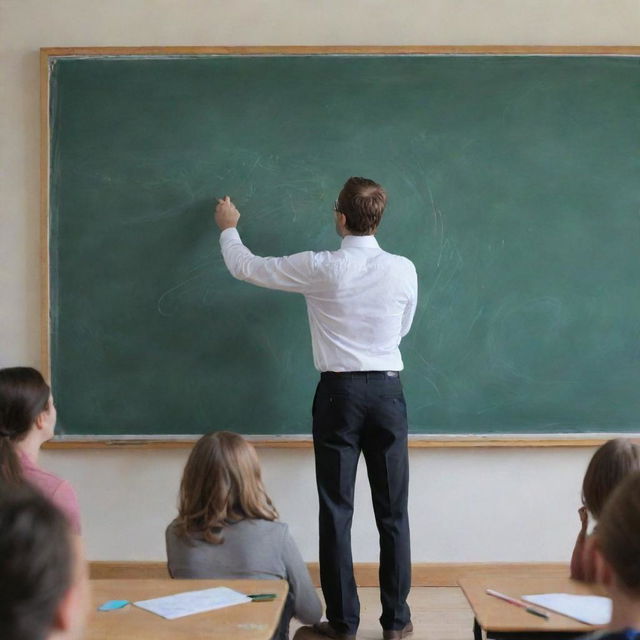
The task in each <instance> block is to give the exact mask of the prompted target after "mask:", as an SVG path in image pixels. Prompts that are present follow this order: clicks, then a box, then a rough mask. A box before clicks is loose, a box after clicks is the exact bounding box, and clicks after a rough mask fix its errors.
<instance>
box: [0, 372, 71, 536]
mask: <svg viewBox="0 0 640 640" xmlns="http://www.w3.org/2000/svg"><path fill="white" fill-rule="evenodd" d="M55 425H56V408H55V406H54V404H53V397H52V396H51V389H50V388H49V385H48V384H47V383H46V382H45V381H44V378H43V377H42V375H41V374H40V373H39V372H38V371H36V370H35V369H32V368H30V367H11V368H7V369H0V482H6V483H11V484H20V483H21V482H23V481H26V482H28V483H30V484H32V485H33V486H35V487H36V488H37V489H39V490H40V491H41V492H42V493H43V494H44V495H45V496H46V497H47V498H49V499H50V500H51V501H52V502H53V503H54V504H55V505H56V506H57V507H58V508H59V509H60V510H61V511H62V512H63V513H65V514H66V516H67V518H68V519H69V524H70V526H71V530H72V532H73V533H75V534H78V535H79V534H80V510H79V508H78V499H77V497H76V494H75V491H74V490H73V488H72V487H71V485H70V484H69V483H68V482H66V481H65V480H62V479H61V478H58V477H57V476H55V475H54V474H52V473H49V472H48V471H45V470H44V469H41V468H40V466H39V465H38V455H39V453H40V447H41V446H42V444H43V443H45V442H46V441H47V440H50V439H51V438H53V430H54V427H55Z"/></svg>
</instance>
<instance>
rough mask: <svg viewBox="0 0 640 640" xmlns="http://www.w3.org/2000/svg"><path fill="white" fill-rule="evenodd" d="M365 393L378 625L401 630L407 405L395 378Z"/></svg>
mask: <svg viewBox="0 0 640 640" xmlns="http://www.w3.org/2000/svg"><path fill="white" fill-rule="evenodd" d="M369 394H370V395H369V398H370V403H369V412H368V414H367V421H366V425H365V429H364V433H363V440H362V449H363V453H364V457H365V460H366V462H367V474H368V476H369V484H370V486H371V496H372V500H373V509H374V512H375V516H376V525H377V527H378V532H379V534H380V599H381V602H382V616H381V617H380V624H381V625H382V628H383V629H389V630H391V629H397V630H400V629H403V628H404V627H405V626H406V625H407V624H408V623H409V621H410V619H411V612H410V610H409V605H408V604H407V596H408V595H409V590H410V588H411V549H410V541H409V516H408V512H407V502H408V490H409V459H408V451H407V413H406V405H405V401H404V396H403V394H402V386H401V384H400V380H399V378H390V379H388V380H387V379H377V380H372V381H370V382H369Z"/></svg>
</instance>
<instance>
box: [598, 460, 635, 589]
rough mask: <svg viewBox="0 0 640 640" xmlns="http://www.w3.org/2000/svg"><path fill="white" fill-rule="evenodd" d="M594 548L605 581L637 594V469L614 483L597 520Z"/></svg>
mask: <svg viewBox="0 0 640 640" xmlns="http://www.w3.org/2000/svg"><path fill="white" fill-rule="evenodd" d="M597 550H598V554H599V555H600V557H601V558H602V559H603V560H604V562H602V564H603V565H604V570H603V571H601V572H600V575H601V577H602V578H603V579H604V582H605V583H607V584H608V585H609V586H614V587H616V588H619V589H621V590H622V591H624V592H626V593H628V594H630V595H632V596H634V597H635V598H640V472H638V471H636V472H634V473H631V474H629V475H628V476H627V477H626V478H625V479H624V480H622V482H620V484H619V485H618V486H617V487H616V489H615V491H614V492H613V493H612V494H611V496H610V497H609V500H608V501H607V504H606V505H605V507H604V509H603V511H602V515H601V517H600V520H599V521H598V534H597Z"/></svg>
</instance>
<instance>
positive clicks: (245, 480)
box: [166, 431, 322, 640]
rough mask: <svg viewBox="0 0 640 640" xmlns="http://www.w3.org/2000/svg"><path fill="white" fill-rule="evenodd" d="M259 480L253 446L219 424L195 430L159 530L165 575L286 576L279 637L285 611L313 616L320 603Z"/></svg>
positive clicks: (285, 627)
mask: <svg viewBox="0 0 640 640" xmlns="http://www.w3.org/2000/svg"><path fill="white" fill-rule="evenodd" d="M277 517H278V512H277V511H276V509H275V507H274V506H273V504H272V502H271V500H270V499H269V496H268V495H267V493H266V492H265V490H264V486H263V484H262V479H261V472H260V464H259V462H258V456H257V455H256V452H255V449H254V448H253V446H252V445H251V444H250V443H249V442H247V441H246V440H245V439H244V438H243V437H242V436H240V435H238V434H235V433H230V432H227V431H219V432H216V433H210V434H208V435H205V436H203V437H202V438H200V440H198V442H197V443H196V444H195V446H194V448H193V450H192V451H191V455H190V456H189V459H188V460H187V464H186V466H185V468H184V473H183V475H182V483H181V485H180V498H179V508H178V517H177V518H176V519H175V520H174V521H173V522H171V524H169V526H168V527H167V530H166V543H167V560H168V568H169V573H170V574H171V576H172V577H173V578H200V579H207V578H211V579H215V578H217V579H220V578H229V579H233V578H258V579H273V580H277V579H282V580H287V581H288V582H289V595H288V596H287V602H286V604H285V608H284V611H283V613H282V617H281V619H280V625H279V627H278V630H277V631H276V634H275V635H274V636H273V640H287V639H288V637H289V622H290V620H291V617H292V616H295V617H296V618H298V619H299V620H300V621H301V622H303V623H305V624H314V623H315V622H318V621H319V620H320V617H321V615H322V606H321V604H320V600H319V599H318V596H317V594H316V591H315V589H314V588H313V585H312V584H311V579H310V577H309V572H308V571H307V567H306V565H305V563H304V561H303V560H302V557H301V555H300V552H299V551H298V548H297V546H296V544H295V542H294V541H293V538H292V537H291V534H290V533H289V528H288V527H287V525H286V524H284V523H283V522H277V521H276V519H277Z"/></svg>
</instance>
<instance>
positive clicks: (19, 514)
mask: <svg viewBox="0 0 640 640" xmlns="http://www.w3.org/2000/svg"><path fill="white" fill-rule="evenodd" d="M73 562H74V560H73V550H72V545H71V532H70V530H69V525H68V523H67V519H66V517H65V516H64V515H63V514H62V513H61V512H60V511H59V510H58V509H57V508H56V507H55V506H54V505H53V504H51V502H49V500H47V499H46V498H45V497H44V496H43V495H41V494H40V493H39V492H38V491H37V490H36V489H35V488H33V487H31V486H29V485H27V484H23V485H22V486H18V487H15V486H12V485H9V484H5V483H3V482H1V481H0V590H1V592H2V597H1V598H0V621H2V622H1V623H0V626H1V627H2V640H41V639H42V638H48V637H49V635H50V633H51V631H52V629H53V627H54V622H55V616H56V611H57V608H58V606H59V604H60V602H61V601H62V599H63V598H64V596H65V594H66V593H67V591H68V590H69V589H70V588H71V585H72V581H73Z"/></svg>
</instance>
